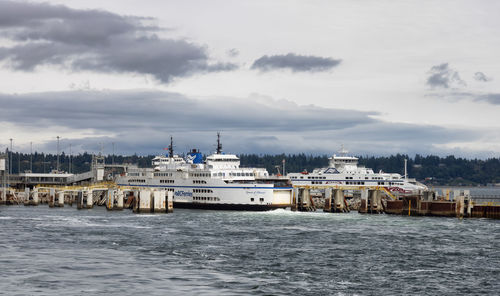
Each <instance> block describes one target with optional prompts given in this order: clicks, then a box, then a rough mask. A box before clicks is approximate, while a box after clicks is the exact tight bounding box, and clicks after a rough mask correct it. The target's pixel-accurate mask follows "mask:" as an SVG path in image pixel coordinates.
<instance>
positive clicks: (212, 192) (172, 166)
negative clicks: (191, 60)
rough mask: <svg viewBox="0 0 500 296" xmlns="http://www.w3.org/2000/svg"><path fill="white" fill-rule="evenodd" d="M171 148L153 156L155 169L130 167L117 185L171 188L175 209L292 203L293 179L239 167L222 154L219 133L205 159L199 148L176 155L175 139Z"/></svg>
mask: <svg viewBox="0 0 500 296" xmlns="http://www.w3.org/2000/svg"><path fill="white" fill-rule="evenodd" d="M168 150H169V154H168V156H166V157H165V156H157V157H155V158H154V159H153V168H150V169H141V168H134V169H129V170H128V171H127V172H126V173H125V174H124V175H123V176H120V177H118V178H117V180H116V181H117V183H118V185H122V186H133V187H156V188H163V189H165V190H168V191H172V192H173V193H174V197H173V201H174V207H176V208H195V209H214V210H216V209H217V210H255V211H264V210H271V209H276V208H285V207H289V206H290V204H291V203H292V184H291V183H290V179H288V178H286V177H282V176H270V175H269V173H268V172H267V170H266V169H264V168H243V167H240V160H239V158H238V157H237V156H236V155H234V154H224V153H222V144H221V142H220V134H219V133H218V134H217V149H216V152H215V153H213V154H211V155H209V156H207V157H206V160H205V161H203V156H202V154H201V153H200V152H199V151H197V150H192V151H191V152H190V153H188V155H187V157H186V159H184V158H182V157H179V156H178V155H175V154H174V149H173V141H172V138H171V139H170V146H169V148H168Z"/></svg>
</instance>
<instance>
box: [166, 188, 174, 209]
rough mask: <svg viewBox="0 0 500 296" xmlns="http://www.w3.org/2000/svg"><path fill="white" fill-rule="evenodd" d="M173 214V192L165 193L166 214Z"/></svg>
mask: <svg viewBox="0 0 500 296" xmlns="http://www.w3.org/2000/svg"><path fill="white" fill-rule="evenodd" d="M173 212H174V192H173V191H170V190H169V191H167V213H173Z"/></svg>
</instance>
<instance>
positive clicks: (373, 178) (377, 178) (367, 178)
mask: <svg viewBox="0 0 500 296" xmlns="http://www.w3.org/2000/svg"><path fill="white" fill-rule="evenodd" d="M290 178H291V179H304V177H303V176H300V178H299V177H298V176H291V177H290ZM345 178H346V180H353V177H345ZM306 179H309V180H318V179H319V180H325V179H326V177H315V176H308V177H307V178H306ZM369 179H370V178H369V177H365V180H369ZM372 180H383V178H382V177H372Z"/></svg>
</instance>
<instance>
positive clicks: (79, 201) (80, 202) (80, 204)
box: [76, 191, 86, 210]
mask: <svg viewBox="0 0 500 296" xmlns="http://www.w3.org/2000/svg"><path fill="white" fill-rule="evenodd" d="M84 199H85V197H84V192H83V191H78V193H77V196H76V208H77V209H79V210H80V209H83V208H84V206H85V205H86V203H85V200H84Z"/></svg>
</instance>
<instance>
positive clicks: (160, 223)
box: [0, 205, 500, 295]
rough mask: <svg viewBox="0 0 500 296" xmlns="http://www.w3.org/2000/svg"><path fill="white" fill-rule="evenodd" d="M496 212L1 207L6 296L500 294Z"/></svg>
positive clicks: (0, 272) (1, 278) (0, 255)
mask: <svg viewBox="0 0 500 296" xmlns="http://www.w3.org/2000/svg"><path fill="white" fill-rule="evenodd" d="M499 290H500V221H498V220H487V219H466V220H458V219H455V218H430V217H426V218H422V217H401V216H389V215H359V214H357V213H350V214H331V213H322V212H316V213H292V212H287V211H284V210H278V211H273V212H263V213H253V212H215V211H195V210H180V209H177V210H175V212H174V213H173V214H168V215H165V214H163V215H135V214H132V213H131V212H129V211H122V212H107V211H106V210H105V209H103V208H94V209H92V210H81V211H78V210H76V209H75V208H71V207H65V208H62V209H60V208H54V209H50V208H48V207H47V206H45V205H41V206H38V207H24V206H9V207H5V206H2V207H0V294H2V293H3V294H5V295H103V294H106V295H137V294H142V295H238V294H239V295H264V294H265V295H291V294H295V295H404V294H413V295H416V294H418V295H471V294H475V295H478V294H485V295H486V294H489V295H498V291H499Z"/></svg>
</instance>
